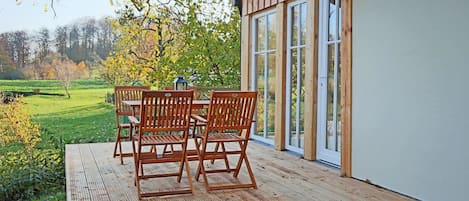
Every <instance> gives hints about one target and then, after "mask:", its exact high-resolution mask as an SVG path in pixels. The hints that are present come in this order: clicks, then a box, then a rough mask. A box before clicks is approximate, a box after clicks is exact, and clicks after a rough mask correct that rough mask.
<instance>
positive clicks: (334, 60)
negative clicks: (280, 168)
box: [317, 0, 342, 165]
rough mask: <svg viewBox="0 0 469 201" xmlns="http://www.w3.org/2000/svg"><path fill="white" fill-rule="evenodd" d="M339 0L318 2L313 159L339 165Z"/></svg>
mask: <svg viewBox="0 0 469 201" xmlns="http://www.w3.org/2000/svg"><path fill="white" fill-rule="evenodd" d="M340 3H341V2H340V0H321V1H320V37H319V44H320V46H319V65H318V68H319V69H318V76H319V77H318V130H317V134H318V135H317V158H318V159H319V160H323V161H326V162H329V163H332V164H335V165H340V149H341V146H340V145H341V133H342V129H341V116H340V111H341V110H340V88H341V86H340V64H341V63H340V55H339V53H340V51H339V50H340V42H341V38H340V32H341V25H340V24H341V17H342V14H341V5H340Z"/></svg>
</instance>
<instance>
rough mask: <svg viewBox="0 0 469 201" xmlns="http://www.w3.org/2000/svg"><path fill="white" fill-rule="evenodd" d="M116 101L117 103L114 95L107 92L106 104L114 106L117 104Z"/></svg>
mask: <svg viewBox="0 0 469 201" xmlns="http://www.w3.org/2000/svg"><path fill="white" fill-rule="evenodd" d="M114 101H115V100H114V93H110V92H106V96H105V99H104V102H105V103H112V104H114V103H115V102H114Z"/></svg>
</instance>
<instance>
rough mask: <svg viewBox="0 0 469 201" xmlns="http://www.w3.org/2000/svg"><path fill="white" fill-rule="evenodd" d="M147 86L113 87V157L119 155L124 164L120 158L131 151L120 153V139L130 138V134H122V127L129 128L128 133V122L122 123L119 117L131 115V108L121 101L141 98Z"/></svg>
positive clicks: (130, 154)
mask: <svg viewBox="0 0 469 201" xmlns="http://www.w3.org/2000/svg"><path fill="white" fill-rule="evenodd" d="M149 89H150V87H148V86H115V87H114V102H115V105H116V127H117V132H116V142H115V144H114V154H113V157H114V158H115V157H116V156H119V157H120V160H121V164H124V161H123V159H122V157H123V156H132V153H130V152H129V153H122V143H121V140H130V135H131V134H129V135H122V134H121V131H122V129H129V132H128V133H130V132H131V131H130V126H131V125H130V123H122V122H121V121H122V120H121V117H124V118H127V116H131V115H132V108H130V107H129V106H127V105H125V104H123V103H122V101H126V100H140V99H141V98H142V90H149ZM117 146H119V153H117Z"/></svg>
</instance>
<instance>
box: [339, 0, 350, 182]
mask: <svg viewBox="0 0 469 201" xmlns="http://www.w3.org/2000/svg"><path fill="white" fill-rule="evenodd" d="M342 12H343V13H342V33H341V35H342V45H341V48H340V51H341V54H340V55H341V58H340V59H341V61H342V66H341V68H342V69H341V72H342V74H341V85H342V86H341V97H340V99H341V101H340V106H341V114H342V119H341V120H342V150H341V153H342V154H341V161H340V165H341V168H340V172H341V175H342V176H345V177H351V176H352V0H342Z"/></svg>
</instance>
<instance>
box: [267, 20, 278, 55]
mask: <svg viewBox="0 0 469 201" xmlns="http://www.w3.org/2000/svg"><path fill="white" fill-rule="evenodd" d="M267 22H268V24H267V34H268V36H269V41H268V44H269V48H268V50H275V46H276V41H277V40H276V38H277V34H276V22H275V14H271V15H268V16H267Z"/></svg>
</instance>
